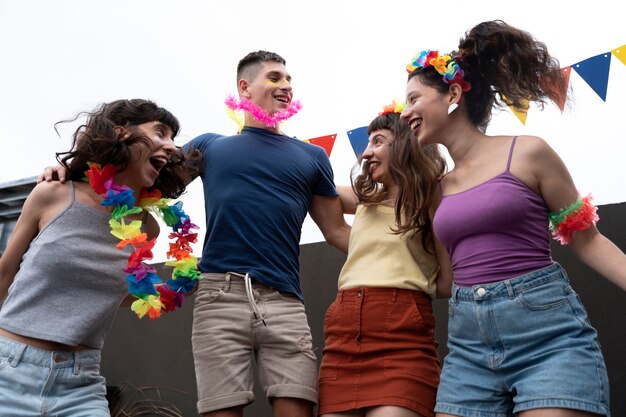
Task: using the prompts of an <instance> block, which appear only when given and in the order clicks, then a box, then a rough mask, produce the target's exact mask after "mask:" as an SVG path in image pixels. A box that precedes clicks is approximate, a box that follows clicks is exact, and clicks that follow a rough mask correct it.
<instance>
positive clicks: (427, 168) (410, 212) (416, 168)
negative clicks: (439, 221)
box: [352, 113, 446, 253]
mask: <svg viewBox="0 0 626 417" xmlns="http://www.w3.org/2000/svg"><path fill="white" fill-rule="evenodd" d="M383 129H385V130H389V131H390V132H391V133H392V134H393V137H394V140H393V142H392V143H391V144H390V152H389V173H390V175H391V178H393V181H394V183H395V184H396V185H397V187H398V196H397V200H396V205H395V215H396V227H395V228H394V229H392V230H393V232H394V233H398V234H403V233H408V232H413V233H417V232H422V246H423V247H424V249H425V250H427V251H429V252H431V251H432V250H433V247H432V224H431V220H430V215H429V211H430V209H431V208H432V207H433V205H434V203H435V200H436V198H437V180H438V178H439V177H440V176H441V175H442V174H443V173H444V172H445V170H446V161H445V159H444V158H443V156H442V155H441V153H440V152H439V148H438V147H437V145H426V146H422V145H420V144H419V142H418V141H417V139H416V137H415V135H414V134H413V132H412V131H411V127H410V126H409V124H408V123H407V122H405V121H404V120H402V119H400V114H399V113H386V114H382V115H379V116H377V117H376V118H375V119H374V120H372V121H371V123H370V124H369V126H368V128H367V133H368V134H371V133H372V132H375V131H377V130H383ZM361 161H362V158H360V159H359V163H360V162H361ZM359 166H360V164H359ZM366 166H367V165H366ZM352 189H353V190H354V193H355V194H356V196H357V198H358V200H359V203H362V204H380V203H381V202H383V201H385V200H386V199H387V198H388V197H389V189H388V188H387V187H385V186H384V185H381V184H379V183H377V182H375V181H374V180H373V179H372V176H371V174H370V173H369V170H367V169H366V170H364V172H361V173H359V174H358V175H357V176H353V177H352ZM431 253H432V252H431Z"/></svg>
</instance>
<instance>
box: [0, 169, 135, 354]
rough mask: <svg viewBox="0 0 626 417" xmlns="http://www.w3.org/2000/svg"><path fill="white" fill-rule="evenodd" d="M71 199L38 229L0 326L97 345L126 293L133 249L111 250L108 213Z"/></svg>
mask: <svg viewBox="0 0 626 417" xmlns="http://www.w3.org/2000/svg"><path fill="white" fill-rule="evenodd" d="M69 187H70V202H69V204H68V205H67V207H65V209H63V211H62V212H61V213H59V214H58V215H57V216H56V217H54V218H53V219H52V220H51V221H50V222H49V223H48V224H47V225H46V226H44V228H43V229H42V230H41V231H40V232H39V234H38V235H37V236H36V237H35V239H34V240H33V241H32V242H31V244H30V247H29V248H28V250H27V251H26V254H24V257H23V259H22V263H21V265H20V270H19V271H18V273H17V274H16V276H15V279H14V281H13V284H12V285H11V287H10V288H9V292H8V295H7V297H6V299H5V301H4V304H3V305H2V309H1V310H0V327H2V328H3V329H6V330H8V331H10V332H13V333H16V334H19V335H22V336H28V337H33V338H37V339H43V340H50V341H53V342H58V343H62V344H65V345H70V346H75V345H79V344H82V345H86V346H89V347H92V348H95V349H102V345H103V343H104V338H105V336H106V334H107V332H108V331H109V328H110V327H111V323H112V322H113V318H114V317H115V312H116V311H117V308H118V306H119V304H120V303H121V301H122V300H123V299H124V297H125V296H126V294H127V293H128V288H127V285H126V274H125V273H124V272H123V271H122V269H123V268H125V267H126V264H127V260H128V256H129V255H130V253H131V252H132V248H131V247H129V246H130V245H129V246H127V247H126V248H124V250H119V249H116V248H115V245H116V244H117V243H118V242H119V240H118V239H117V238H116V237H115V236H113V235H111V232H110V228H109V218H110V215H109V214H108V213H106V212H104V211H101V210H98V209H96V208H94V207H89V206H86V205H84V204H81V203H80V202H78V201H75V198H74V185H73V184H72V182H71V181H70V182H69Z"/></svg>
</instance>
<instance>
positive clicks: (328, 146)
mask: <svg viewBox="0 0 626 417" xmlns="http://www.w3.org/2000/svg"><path fill="white" fill-rule="evenodd" d="M336 138H337V134H333V135H327V136H320V137H317V138H312V139H305V140H304V141H305V142H308V143H312V144H313V145H317V146H320V147H322V148H324V150H325V151H326V155H328V157H329V158H330V152H331V151H332V150H333V145H334V144H335V139H336Z"/></svg>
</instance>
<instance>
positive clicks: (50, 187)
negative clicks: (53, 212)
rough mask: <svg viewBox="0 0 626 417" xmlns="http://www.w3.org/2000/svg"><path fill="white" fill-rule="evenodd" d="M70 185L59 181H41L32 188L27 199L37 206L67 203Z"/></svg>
mask: <svg viewBox="0 0 626 417" xmlns="http://www.w3.org/2000/svg"><path fill="white" fill-rule="evenodd" d="M69 195H70V185H69V184H68V183H65V184H63V183H61V182H59V181H51V182H45V181H42V182H40V183H39V184H37V185H36V186H35V188H33V190H32V191H31V193H30V195H29V196H28V198H29V199H30V200H31V201H33V202H36V203H37V204H46V205H53V204H56V203H57V202H59V201H68V199H69Z"/></svg>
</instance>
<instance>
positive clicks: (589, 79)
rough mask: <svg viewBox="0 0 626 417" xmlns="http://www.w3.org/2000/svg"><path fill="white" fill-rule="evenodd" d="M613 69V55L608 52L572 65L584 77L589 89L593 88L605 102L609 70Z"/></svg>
mask: <svg viewBox="0 0 626 417" xmlns="http://www.w3.org/2000/svg"><path fill="white" fill-rule="evenodd" d="M610 67H611V53H610V52H606V53H604V54H600V55H596V56H592V57H591V58H587V59H585V60H584V61H580V62H579V63H577V64H574V65H572V68H574V71H576V72H577V73H578V75H580V76H581V77H582V79H583V80H585V82H586V83H587V84H589V87H591V88H593V91H595V92H596V94H597V95H599V96H600V98H601V99H602V100H603V101H606V90H607V86H608V84H609V68H610Z"/></svg>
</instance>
